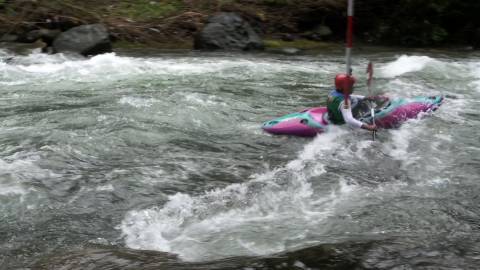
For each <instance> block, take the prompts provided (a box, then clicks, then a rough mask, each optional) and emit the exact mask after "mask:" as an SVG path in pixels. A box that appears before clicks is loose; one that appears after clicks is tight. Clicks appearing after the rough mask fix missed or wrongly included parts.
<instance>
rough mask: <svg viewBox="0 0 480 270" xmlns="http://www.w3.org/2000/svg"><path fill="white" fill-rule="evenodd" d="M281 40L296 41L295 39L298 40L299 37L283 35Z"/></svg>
mask: <svg viewBox="0 0 480 270" xmlns="http://www.w3.org/2000/svg"><path fill="white" fill-rule="evenodd" d="M281 39H282V40H283V41H294V40H295V39H297V37H296V36H295V35H292V34H282V36H281Z"/></svg>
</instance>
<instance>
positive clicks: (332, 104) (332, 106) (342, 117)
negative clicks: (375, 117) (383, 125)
mask: <svg viewBox="0 0 480 270" xmlns="http://www.w3.org/2000/svg"><path fill="white" fill-rule="evenodd" d="M354 84H355V78H354V77H353V76H349V75H346V74H338V75H337V76H335V89H334V90H332V92H330V94H329V95H328V99H327V109H328V119H329V121H330V122H331V123H333V124H336V125H342V124H345V123H347V124H348V125H349V126H350V127H352V128H362V129H366V130H370V131H376V130H377V126H376V125H370V124H367V123H363V122H361V121H359V120H357V119H355V118H354V117H353V115H352V108H353V107H355V106H356V105H357V104H358V103H359V102H360V101H361V100H362V99H364V98H365V97H364V96H360V95H352V92H353V85H354Z"/></svg>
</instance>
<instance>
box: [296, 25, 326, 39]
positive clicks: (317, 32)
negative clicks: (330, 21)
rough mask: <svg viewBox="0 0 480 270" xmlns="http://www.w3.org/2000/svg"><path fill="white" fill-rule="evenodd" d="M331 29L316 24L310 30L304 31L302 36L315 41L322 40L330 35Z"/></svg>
mask: <svg viewBox="0 0 480 270" xmlns="http://www.w3.org/2000/svg"><path fill="white" fill-rule="evenodd" d="M332 33H333V32H332V29H330V27H328V26H326V25H318V26H317V27H315V29H313V30H312V31H309V32H306V33H304V34H303V35H302V37H304V38H306V39H309V40H315V41H322V40H326V39H328V37H330V36H331V35H332Z"/></svg>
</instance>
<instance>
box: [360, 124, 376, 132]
mask: <svg viewBox="0 0 480 270" xmlns="http://www.w3.org/2000/svg"><path fill="white" fill-rule="evenodd" d="M362 128H363V129H366V130H369V131H377V125H369V124H363V125H362Z"/></svg>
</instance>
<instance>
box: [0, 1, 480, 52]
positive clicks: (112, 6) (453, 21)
mask: <svg viewBox="0 0 480 270" xmlns="http://www.w3.org/2000/svg"><path fill="white" fill-rule="evenodd" d="M387 2H388V3H387ZM387 2H386V1H384V0H364V1H357V2H356V7H355V14H356V15H355V16H356V18H357V19H356V21H355V35H356V39H357V40H359V41H361V40H363V41H367V42H371V43H375V44H391V45H395V46H399V45H400V46H402V45H403V46H442V45H445V44H470V45H473V46H476V47H480V20H478V18H477V17H478V14H477V13H478V12H479V11H480V1H479V0H465V1H458V0H429V1H419V0H398V1H387ZM345 8H346V1H344V0H302V1H295V0H258V1H252V0H83V1H76V0H0V36H1V35H2V34H5V33H8V34H17V35H20V34H23V33H25V31H29V30H32V29H38V28H52V27H57V28H60V29H62V30H65V29H68V28H69V27H73V26H75V25H80V24H88V23H103V24H105V25H107V26H108V28H109V30H110V31H111V35H112V36H113V37H114V39H116V40H120V41H128V42H133V43H134V44H135V43H156V44H157V43H162V44H170V43H177V42H180V43H183V42H184V41H191V40H192V37H193V35H194V34H195V32H196V31H198V30H199V29H201V27H202V26H203V24H204V23H205V21H206V18H207V17H208V16H209V15H211V14H213V13H215V12H219V11H233V12H238V13H239V14H241V15H242V16H244V17H245V18H247V20H248V21H250V22H252V23H253V24H254V26H255V27H256V29H257V30H261V31H262V32H263V33H264V34H265V35H266V36H279V34H293V35H296V36H302V37H307V36H309V34H312V33H314V32H312V31H316V27H318V26H319V25H326V26H328V27H329V28H330V29H331V30H332V32H333V34H332V35H331V36H330V37H329V39H330V40H334V41H343V40H344V38H345V34H344V32H345V21H346V20H345ZM46 21H50V22H52V21H54V22H55V25H56V26H52V25H51V24H50V25H49V24H48V23H45V22H46ZM266 43H267V46H268V47H272V48H273V47H277V48H278V47H297V48H311V47H318V44H319V43H317V42H313V41H308V40H297V41H294V42H284V41H279V40H267V41H266Z"/></svg>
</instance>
